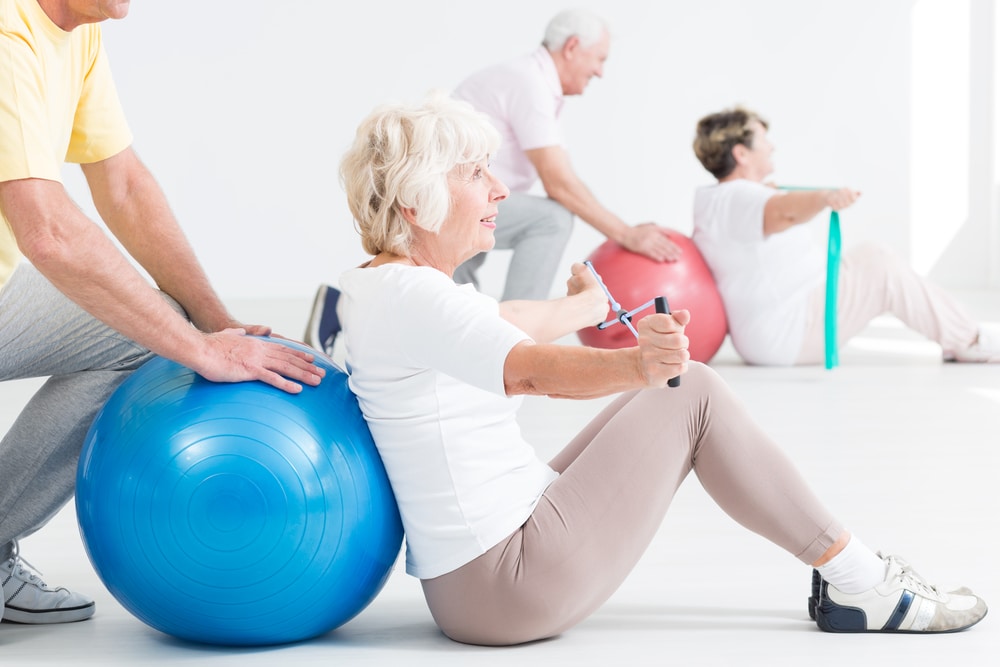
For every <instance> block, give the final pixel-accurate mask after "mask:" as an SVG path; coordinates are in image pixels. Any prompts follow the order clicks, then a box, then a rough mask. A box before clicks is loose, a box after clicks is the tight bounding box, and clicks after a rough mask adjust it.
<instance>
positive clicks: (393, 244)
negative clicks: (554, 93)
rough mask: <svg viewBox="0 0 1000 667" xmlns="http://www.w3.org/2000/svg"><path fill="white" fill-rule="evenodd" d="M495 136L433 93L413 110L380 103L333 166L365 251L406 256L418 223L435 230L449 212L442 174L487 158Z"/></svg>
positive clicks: (461, 106) (468, 110) (482, 119)
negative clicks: (407, 213)
mask: <svg viewBox="0 0 1000 667" xmlns="http://www.w3.org/2000/svg"><path fill="white" fill-rule="evenodd" d="M499 146H500V134H499V133H498V132H497V130H496V128H495V127H494V126H493V124H492V123H491V122H490V120H489V118H488V117H487V116H486V115H484V114H482V113H480V112H477V111H475V110H474V109H473V108H472V106H471V105H469V104H468V103H466V102H462V101H459V100H456V99H453V98H451V97H448V96H447V95H445V94H444V93H441V92H435V93H433V94H431V95H430V96H429V97H428V98H427V99H426V101H424V102H423V103H422V104H419V105H405V104H399V103H393V104H386V105H383V106H381V107H379V108H377V109H375V110H374V111H373V112H372V113H371V114H370V115H369V116H368V117H367V118H366V119H365V120H364V121H362V122H361V125H360V126H359V127H358V131H357V134H356V136H355V139H354V144H353V145H352V146H351V148H350V149H349V150H348V151H347V153H346V154H345V155H344V157H343V159H342V160H341V163H340V181H341V184H342V185H343V187H344V191H345V192H346V194H347V203H348V206H349V207H350V209H351V214H352V215H353V216H354V221H355V225H356V226H357V229H358V232H359V233H360V235H361V244H362V245H363V246H364V249H365V252H367V253H369V254H371V255H377V254H379V253H381V252H390V253H393V254H395V255H400V256H403V257H409V255H410V243H411V239H412V237H411V234H410V224H409V223H408V222H407V221H406V218H405V217H404V216H403V210H404V209H413V210H414V211H415V212H416V213H415V217H416V220H415V223H416V224H417V226H419V227H421V228H423V229H426V230H428V231H431V232H436V231H437V230H438V229H440V227H441V224H442V223H443V222H444V221H445V218H447V216H448V211H449V210H450V209H451V194H450V190H449V188H448V173H449V172H450V171H451V170H452V169H454V168H455V167H456V166H458V165H462V164H469V163H473V162H479V161H481V160H484V159H487V158H488V157H489V156H490V155H494V154H495V153H496V151H497V149H498V148H499Z"/></svg>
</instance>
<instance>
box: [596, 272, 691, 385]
mask: <svg viewBox="0 0 1000 667" xmlns="http://www.w3.org/2000/svg"><path fill="white" fill-rule="evenodd" d="M583 264H584V265H585V266H586V267H587V268H588V269H590V272H591V273H592V274H594V278H595V279H596V280H597V284H598V285H600V286H601V289H602V290H604V295H605V296H606V297H608V302H609V303H610V304H611V310H612V311H614V313H615V318H614V319H613V320H608V321H607V322H601V323H600V324H598V325H597V328H598V329H607V328H608V327H610V326H611V325H613V324H619V323H620V324H624V325H625V326H626V327H628V330H629V331H631V332H632V335H633V336H635V338H636V340H638V339H639V332H638V331H636V330H635V327H634V326H632V316H633V315H635V314H636V313H638V312H639V311H640V310H645V309H646V308H648V307H649V306H651V305H655V307H656V312H658V313H664V314H666V315H669V314H670V305H669V304H668V303H667V297H665V296H658V297H656V298H655V299H652V300H650V301H647V302H646V303H644V304H642V305H641V306H639V307H638V308H633V309H632V310H625V309H624V308H622V306H621V304H620V303H618V302H617V301H615V298H614V297H613V296H612V295H611V291H610V290H609V289H608V287H607V285H605V284H604V281H603V280H601V276H600V274H598V273H597V269H595V268H594V265H593V264H592V263H591V262H590V260H587V261H585V262H584V263H583ZM667 386H670V387H679V386H681V377H680V376H679V375H678V376H677V377H674V378H670V380H668V381H667Z"/></svg>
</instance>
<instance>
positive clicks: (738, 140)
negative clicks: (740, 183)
mask: <svg viewBox="0 0 1000 667" xmlns="http://www.w3.org/2000/svg"><path fill="white" fill-rule="evenodd" d="M753 121H757V122H758V123H760V124H761V125H763V126H764V129H765V130H766V129H767V121H766V120H764V119H763V118H761V117H760V116H759V115H757V114H756V113H755V112H753V111H750V110H749V109H744V108H743V107H739V106H736V107H733V108H731V109H725V110H724V111H719V112H718V113H713V114H709V115H707V116H705V117H704V118H702V119H701V120H699V121H698V127H697V129H696V131H695V136H694V154H695V156H697V158H698V161H699V162H701V166H703V167H704V168H705V169H707V170H708V171H709V173H711V174H712V176H715V177H716V178H719V179H722V178H725V177H726V176H728V175H729V174H731V173H733V170H734V169H736V159H735V158H734V157H733V148H734V147H735V146H736V145H738V144H743V145H744V146H746V147H747V148H752V147H753V128H752V127H751V126H750V123H752V122H753Z"/></svg>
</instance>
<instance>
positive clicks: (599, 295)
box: [566, 262, 608, 325]
mask: <svg viewBox="0 0 1000 667" xmlns="http://www.w3.org/2000/svg"><path fill="white" fill-rule="evenodd" d="M570 273H571V275H570V277H569V279H568V280H566V296H577V295H580V298H579V300H580V301H582V302H583V304H584V308H585V311H586V312H587V313H588V317H587V318H586V319H588V320H590V321H589V322H588V324H595V325H596V324H600V323H601V322H603V321H604V318H605V317H606V316H607V314H608V297H607V295H606V294H605V293H604V290H603V289H601V285H600V284H599V283H598V282H597V278H595V277H594V274H593V272H591V270H590V269H588V268H587V266H586V265H585V264H583V263H581V262H576V263H574V264H573V266H572V267H570ZM590 314H592V315H593V318H590V317H589V315H590Z"/></svg>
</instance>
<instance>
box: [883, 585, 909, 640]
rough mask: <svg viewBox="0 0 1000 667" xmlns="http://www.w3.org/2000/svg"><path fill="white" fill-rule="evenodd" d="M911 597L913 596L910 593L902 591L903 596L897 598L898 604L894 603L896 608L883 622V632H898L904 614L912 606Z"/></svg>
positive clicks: (904, 616)
mask: <svg viewBox="0 0 1000 667" xmlns="http://www.w3.org/2000/svg"><path fill="white" fill-rule="evenodd" d="M913 597H914V595H913V593H911V592H910V591H907V590H904V591H903V594H902V595H900V596H899V602H897V603H896V608H895V609H894V610H893V612H892V615H891V616H890V617H889V620H888V621H886V622H885V625H883V626H882V629H883V630H899V626H900V625H901V624H902V623H903V619H905V618H906V612H908V611H910V606H911V605H912V604H913Z"/></svg>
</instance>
